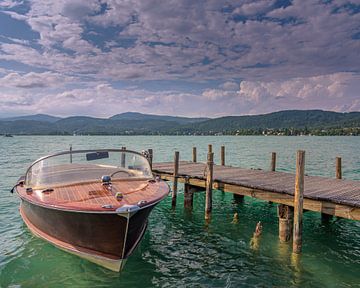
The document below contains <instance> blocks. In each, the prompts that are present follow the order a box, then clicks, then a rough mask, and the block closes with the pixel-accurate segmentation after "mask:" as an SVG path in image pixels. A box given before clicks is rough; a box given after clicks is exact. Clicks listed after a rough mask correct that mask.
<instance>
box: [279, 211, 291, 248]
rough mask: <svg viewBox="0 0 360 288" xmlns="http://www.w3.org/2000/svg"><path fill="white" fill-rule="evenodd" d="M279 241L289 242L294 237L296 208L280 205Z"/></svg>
mask: <svg viewBox="0 0 360 288" xmlns="http://www.w3.org/2000/svg"><path fill="white" fill-rule="evenodd" d="M278 217H279V239H280V242H288V241H290V239H291V236H292V233H293V231H292V228H293V218H294V208H293V207H291V206H288V205H284V204H279V205H278Z"/></svg>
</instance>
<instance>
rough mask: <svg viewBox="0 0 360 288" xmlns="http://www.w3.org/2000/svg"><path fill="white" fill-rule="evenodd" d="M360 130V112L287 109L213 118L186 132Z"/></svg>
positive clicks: (187, 127) (197, 124) (195, 125)
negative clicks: (267, 112) (309, 129)
mask: <svg viewBox="0 0 360 288" xmlns="http://www.w3.org/2000/svg"><path fill="white" fill-rule="evenodd" d="M329 127H333V128H341V127H360V112H350V113H338V112H331V111H322V110H286V111H280V112H273V113H269V114H263V115H247V116H227V117H221V118H216V119H210V120H207V121H204V122H201V123H196V124H194V125H186V126H184V127H182V129H185V130H190V131H191V132H196V131H197V132H204V131H216V132H223V131H224V130H227V131H232V130H239V129H281V128H329Z"/></svg>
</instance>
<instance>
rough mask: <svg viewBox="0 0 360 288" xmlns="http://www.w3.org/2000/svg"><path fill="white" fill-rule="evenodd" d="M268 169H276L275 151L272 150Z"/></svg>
mask: <svg viewBox="0 0 360 288" xmlns="http://www.w3.org/2000/svg"><path fill="white" fill-rule="evenodd" d="M270 170H271V171H275V170H276V153H275V152H272V153H271V165H270Z"/></svg>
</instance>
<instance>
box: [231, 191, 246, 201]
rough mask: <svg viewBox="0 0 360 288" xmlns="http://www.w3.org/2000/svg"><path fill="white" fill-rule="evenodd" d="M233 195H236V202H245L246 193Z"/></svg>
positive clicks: (234, 195)
mask: <svg viewBox="0 0 360 288" xmlns="http://www.w3.org/2000/svg"><path fill="white" fill-rule="evenodd" d="M233 197H234V201H235V202H236V203H242V202H244V195H240V194H235V193H234V194H233Z"/></svg>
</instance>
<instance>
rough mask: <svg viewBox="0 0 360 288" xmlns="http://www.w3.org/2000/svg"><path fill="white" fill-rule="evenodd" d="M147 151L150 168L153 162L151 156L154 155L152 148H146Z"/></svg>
mask: <svg viewBox="0 0 360 288" xmlns="http://www.w3.org/2000/svg"><path fill="white" fill-rule="evenodd" d="M148 152H149V164H150V168H151V170H152V163H153V157H154V152H153V149H151V148H150V149H148Z"/></svg>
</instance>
